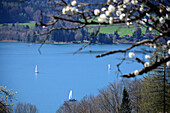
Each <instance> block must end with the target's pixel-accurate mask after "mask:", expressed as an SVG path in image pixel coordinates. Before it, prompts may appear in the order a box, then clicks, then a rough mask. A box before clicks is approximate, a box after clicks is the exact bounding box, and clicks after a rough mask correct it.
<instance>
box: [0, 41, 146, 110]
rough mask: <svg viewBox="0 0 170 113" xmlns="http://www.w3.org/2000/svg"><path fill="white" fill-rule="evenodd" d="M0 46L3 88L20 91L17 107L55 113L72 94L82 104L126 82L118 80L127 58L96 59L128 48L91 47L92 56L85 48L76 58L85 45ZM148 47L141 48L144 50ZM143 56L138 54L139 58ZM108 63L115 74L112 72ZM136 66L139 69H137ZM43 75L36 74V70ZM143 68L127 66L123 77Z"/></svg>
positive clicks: (111, 46) (114, 46)
mask: <svg viewBox="0 0 170 113" xmlns="http://www.w3.org/2000/svg"><path fill="white" fill-rule="evenodd" d="M28 45H29V44H28V43H10V42H1V43H0V86H3V85H5V86H7V89H13V90H14V91H17V92H18V94H16V96H15V97H16V98H17V99H18V101H14V103H18V102H25V103H31V104H33V105H36V107H37V108H38V110H39V112H40V113H55V112H56V110H57V109H58V108H59V106H60V105H62V104H63V103H64V101H67V100H68V95H69V92H70V90H72V91H73V98H75V99H77V100H81V99H82V98H83V97H84V96H86V95H91V94H92V95H97V94H98V89H101V88H104V87H106V86H107V85H108V84H109V83H111V82H113V81H115V80H120V79H122V78H121V77H119V76H117V74H116V73H115V71H116V70H117V68H116V64H118V63H119V62H120V58H121V57H123V55H124V54H122V53H119V54H115V55H109V56H106V57H102V58H96V57H95V56H96V55H98V54H101V53H103V52H106V51H109V50H116V49H125V48H127V47H129V46H130V45H128V44H118V45H91V49H92V52H91V53H89V52H88V51H89V48H88V47H87V48H85V49H84V50H82V51H80V52H79V53H77V54H75V55H73V52H75V51H76V50H77V49H79V48H80V47H81V46H82V44H63V45H62V44H58V45H57V44H56V45H54V44H45V45H43V47H42V48H41V52H42V54H41V55H40V54H39V52H38V48H39V46H40V44H33V45H32V46H28ZM143 47H145V46H141V47H140V48H143ZM138 55H139V54H137V56H138ZM108 63H110V65H111V70H110V71H108ZM134 64H135V65H134ZM36 65H37V66H38V71H39V73H38V74H36V73H35V66H36ZM140 68H142V65H141V64H138V65H136V63H132V62H131V61H128V62H125V63H123V65H122V67H121V69H122V73H124V74H125V73H128V72H131V71H134V70H136V69H140Z"/></svg>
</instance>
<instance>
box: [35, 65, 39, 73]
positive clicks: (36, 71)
mask: <svg viewBox="0 0 170 113" xmlns="http://www.w3.org/2000/svg"><path fill="white" fill-rule="evenodd" d="M35 73H39V72H38V70H37V65H36V66H35Z"/></svg>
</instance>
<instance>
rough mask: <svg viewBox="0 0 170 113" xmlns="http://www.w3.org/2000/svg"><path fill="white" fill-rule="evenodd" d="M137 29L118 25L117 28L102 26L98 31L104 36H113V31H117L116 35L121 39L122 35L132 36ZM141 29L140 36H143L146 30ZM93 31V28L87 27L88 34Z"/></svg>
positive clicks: (133, 26)
mask: <svg viewBox="0 0 170 113" xmlns="http://www.w3.org/2000/svg"><path fill="white" fill-rule="evenodd" d="M136 28H137V27H136V26H135V25H131V26H127V25H118V26H106V27H105V26H103V27H101V29H100V32H99V33H106V34H114V32H115V31H118V34H119V35H120V36H121V37H122V36H124V35H127V34H129V35H133V33H134V31H135V29H136ZM141 29H142V34H145V32H146V28H144V27H141ZM93 30H94V28H93V27H91V28H90V27H89V30H88V31H89V32H90V33H92V32H93Z"/></svg>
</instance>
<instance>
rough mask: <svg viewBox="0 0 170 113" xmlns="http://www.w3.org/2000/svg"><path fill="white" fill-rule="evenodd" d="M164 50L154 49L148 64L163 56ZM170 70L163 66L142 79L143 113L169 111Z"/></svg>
mask: <svg viewBox="0 0 170 113" xmlns="http://www.w3.org/2000/svg"><path fill="white" fill-rule="evenodd" d="M165 51H166V50H164V49H162V48H158V47H157V49H156V51H155V52H154V53H153V56H151V60H150V63H152V62H155V61H156V60H159V59H160V58H161V57H163V56H164V53H165ZM169 70H170V69H169V68H168V67H167V66H166V64H163V65H161V66H159V67H158V68H156V69H154V70H152V71H151V72H150V73H148V76H146V77H144V79H143V83H142V85H143V86H142V93H141V109H142V110H143V112H152V113H155V112H168V111H170V97H169V95H170V81H169V77H170V71H169Z"/></svg>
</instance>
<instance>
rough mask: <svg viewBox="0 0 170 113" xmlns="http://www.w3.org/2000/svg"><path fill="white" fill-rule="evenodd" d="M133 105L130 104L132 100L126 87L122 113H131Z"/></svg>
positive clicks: (121, 108) (121, 106)
mask: <svg viewBox="0 0 170 113" xmlns="http://www.w3.org/2000/svg"><path fill="white" fill-rule="evenodd" d="M131 110H132V108H131V104H130V99H129V94H128V92H127V90H126V88H125V87H124V89H123V98H122V103H121V105H120V111H119V112H120V113H131Z"/></svg>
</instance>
